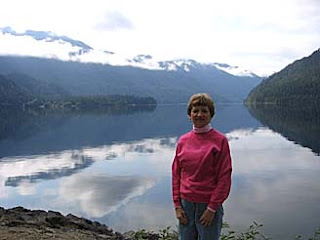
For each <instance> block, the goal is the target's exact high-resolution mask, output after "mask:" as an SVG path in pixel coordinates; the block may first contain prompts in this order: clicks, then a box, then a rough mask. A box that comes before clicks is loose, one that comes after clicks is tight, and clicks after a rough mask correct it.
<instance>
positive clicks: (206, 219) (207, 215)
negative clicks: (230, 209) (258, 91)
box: [200, 209, 215, 227]
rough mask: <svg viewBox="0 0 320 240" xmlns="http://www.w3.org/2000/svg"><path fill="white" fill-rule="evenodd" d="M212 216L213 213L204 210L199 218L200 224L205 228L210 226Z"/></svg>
mask: <svg viewBox="0 0 320 240" xmlns="http://www.w3.org/2000/svg"><path fill="white" fill-rule="evenodd" d="M214 214H215V212H213V211H210V210H208V209H206V210H205V211H204V212H203V214H202V216H201V218H200V223H201V224H202V225H203V226H205V227H207V226H210V225H211V224H212V221H213V218H214Z"/></svg>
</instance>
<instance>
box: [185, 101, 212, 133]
mask: <svg viewBox="0 0 320 240" xmlns="http://www.w3.org/2000/svg"><path fill="white" fill-rule="evenodd" d="M190 120H191V122H193V125H194V126H195V127H197V128H201V127H204V126H205V125H207V124H208V123H210V121H211V114H210V110H209V107H208V106H193V107H192V109H191V113H190Z"/></svg>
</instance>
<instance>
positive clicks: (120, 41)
mask: <svg viewBox="0 0 320 240" xmlns="http://www.w3.org/2000/svg"><path fill="white" fill-rule="evenodd" d="M319 12H320V1H318V0H282V1H279V0H259V1H257V0H242V1H238V0H224V1H221V0H219V1H217V0H189V1H188V0H184V1H182V0H174V1H173V0H161V1H160V0H135V1H132V0H90V1H88V0H77V1H76V0H68V1H64V0H55V1H51V0H50V1H48V0H28V1H21V0H1V2H0V27H6V26H10V27H12V28H13V29H15V30H16V31H24V30H26V29H32V30H38V31H52V32H55V33H56V34H59V35H66V36H69V37H71V38H74V39H77V40H81V41H83V42H85V43H87V44H89V45H90V46H92V47H93V48H97V49H103V50H108V51H112V52H116V53H122V54H128V55H138V54H150V55H152V56H153V57H156V58H159V59H161V60H169V59H176V58H191V59H194V60H197V61H201V62H222V63H228V64H230V65H237V66H241V67H244V68H246V69H249V70H251V71H253V72H255V73H257V74H259V75H269V74H271V73H273V72H276V71H279V70H281V69H282V68H284V67H285V66H287V65H288V64H290V63H291V62H293V61H294V60H297V59H300V58H302V57H305V56H308V55H310V54H311V53H312V52H313V51H315V50H317V49H318V48H319V47H320V44H319V42H320V41H319V40H320V14H319ZM0 45H1V37H0ZM3 46H4V45H3ZM25 47H28V46H25ZM14 48H15V46H14V45H12V46H6V47H5V49H14ZM5 49H4V47H3V48H2V49H1V47H0V54H6V50H5ZM38 51H39V50H38Z"/></svg>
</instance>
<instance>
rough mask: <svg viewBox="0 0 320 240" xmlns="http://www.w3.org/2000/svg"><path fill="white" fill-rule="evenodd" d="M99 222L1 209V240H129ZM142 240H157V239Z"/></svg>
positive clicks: (155, 237)
mask: <svg viewBox="0 0 320 240" xmlns="http://www.w3.org/2000/svg"><path fill="white" fill-rule="evenodd" d="M130 235H132V232H131V234H130V233H126V234H121V233H119V232H115V231H113V230H112V229H110V228H109V227H108V226H106V225H104V224H101V223H99V222H93V221H90V220H88V219H85V218H79V217H76V216H74V215H72V214H68V215H66V216H64V215H62V214H61V213H59V212H54V211H48V212H47V211H43V210H29V209H25V208H23V207H16V208H11V209H4V208H2V207H0V240H37V239H41V240H44V239H60V240H75V239H77V240H93V239H95V240H107V239H112V240H132V239H134V238H132V237H130ZM144 239H158V237H157V236H156V235H154V236H151V235H150V236H148V237H147V238H144Z"/></svg>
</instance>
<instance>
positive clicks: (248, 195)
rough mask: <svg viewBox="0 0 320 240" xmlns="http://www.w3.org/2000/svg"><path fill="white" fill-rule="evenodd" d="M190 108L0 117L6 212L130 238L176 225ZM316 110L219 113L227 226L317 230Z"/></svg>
mask: <svg viewBox="0 0 320 240" xmlns="http://www.w3.org/2000/svg"><path fill="white" fill-rule="evenodd" d="M185 108H186V106H184V105H178V106H158V107H157V108H156V109H153V110H152V109H149V110H148V111H138V112H135V113H134V112H130V113H127V114H124V113H122V114H121V113H119V112H115V113H116V114H112V112H107V113H99V112H95V113H81V114H80V113H78V114H61V113H60V114H49V113H47V114H40V113H28V114H27V113H22V114H21V113H20V114H18V113H16V112H14V111H3V110H2V111H0V114H1V115H0V123H1V126H0V206H2V207H5V208H11V207H15V206H18V205H19V206H20V205H21V206H24V207H26V208H30V209H45V210H49V209H50V210H55V211H60V212H62V213H63V214H68V213H73V214H76V215H78V216H83V217H86V218H90V219H92V220H98V221H100V222H103V223H105V224H107V225H108V226H110V227H112V228H113V229H115V230H117V231H120V232H124V231H127V230H130V229H141V228H145V229H159V228H164V227H167V226H169V225H171V226H172V227H173V228H175V226H176V220H175V217H174V212H173V208H172V202H171V162H172V158H173V156H174V151H175V144H176V142H177V139H178V136H180V135H181V134H183V133H184V132H186V131H189V129H190V127H191V124H190V122H189V120H188V117H187V115H186V110H185ZM319 116H320V115H319V112H318V110H316V111H315V110H314V109H311V110H308V109H304V110H303V111H301V109H299V108H297V109H288V108H286V109H279V108H272V107H268V108H259V109H251V110H250V111H249V110H247V109H246V108H245V107H244V106H242V105H218V106H217V114H216V116H215V118H214V120H213V122H212V125H213V126H214V127H215V128H217V129H218V130H220V131H221V132H223V133H224V134H225V135H226V136H227V137H228V139H229V143H230V148H231V153H232V158H233V168H234V171H233V185H232V191H231V194H230V197H229V198H228V200H227V202H226V203H225V219H224V220H225V221H227V222H228V223H229V225H230V226H231V228H232V229H235V230H241V229H246V228H247V227H248V226H249V225H250V224H251V223H253V221H256V222H258V223H262V224H263V225H264V227H263V228H262V231H263V232H264V233H265V234H267V235H268V236H270V237H272V238H273V239H294V236H296V235H303V236H311V234H312V233H313V231H314V230H315V229H316V228H318V227H319V226H320V204H319V202H320V184H319V182H320V157H319V152H320V151H319V149H320V147H319V146H320V140H319V138H320V129H319V127H320V122H319V121H320V120H319V119H320V117H319Z"/></svg>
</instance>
